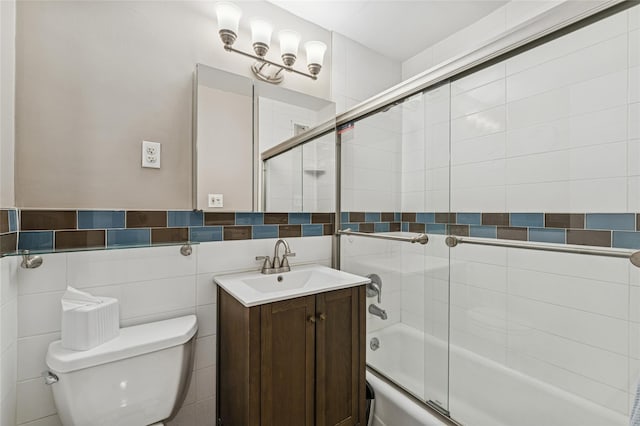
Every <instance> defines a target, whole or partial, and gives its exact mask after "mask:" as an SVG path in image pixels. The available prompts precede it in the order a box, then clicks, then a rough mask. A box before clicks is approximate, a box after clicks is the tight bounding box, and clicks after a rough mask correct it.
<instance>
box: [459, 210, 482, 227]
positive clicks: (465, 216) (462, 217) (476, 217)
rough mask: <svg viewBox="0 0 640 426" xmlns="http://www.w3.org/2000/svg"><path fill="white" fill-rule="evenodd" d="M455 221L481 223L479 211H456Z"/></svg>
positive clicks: (468, 223)
mask: <svg viewBox="0 0 640 426" xmlns="http://www.w3.org/2000/svg"><path fill="white" fill-rule="evenodd" d="M457 223H459V224H461V225H480V224H482V214H481V213H458V214H457Z"/></svg>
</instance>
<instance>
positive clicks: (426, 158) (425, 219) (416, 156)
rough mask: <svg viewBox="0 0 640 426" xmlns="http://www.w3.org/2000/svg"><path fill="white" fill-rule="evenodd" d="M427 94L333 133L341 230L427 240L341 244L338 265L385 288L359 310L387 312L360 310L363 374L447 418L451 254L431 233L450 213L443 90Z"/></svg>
mask: <svg viewBox="0 0 640 426" xmlns="http://www.w3.org/2000/svg"><path fill="white" fill-rule="evenodd" d="M433 92H434V93H427V94H418V95H415V96H413V97H411V98H408V99H406V100H404V101H403V102H400V103H398V104H396V105H394V106H392V107H390V108H387V109H384V110H382V111H380V112H378V113H376V114H374V115H371V116H369V117H367V118H365V119H362V120H359V121H357V122H355V123H354V125H353V127H352V128H351V129H348V130H343V131H342V132H341V135H340V138H341V152H342V170H341V173H342V182H341V194H342V198H341V204H342V212H343V214H342V219H343V220H342V222H343V224H342V228H343V229H344V228H347V227H349V228H351V229H352V230H354V231H360V232H379V233H383V234H384V233H388V234H393V235H401V236H415V235H416V234H417V233H422V232H427V233H428V234H429V238H430V240H431V241H430V242H429V243H428V244H427V245H425V246H423V245H420V244H409V243H407V242H398V241H385V240H377V239H370V238H365V237H358V236H342V237H341V267H342V269H343V270H346V271H349V272H353V273H356V274H360V275H370V274H376V276H377V277H379V278H380V281H381V282H382V285H381V290H382V291H381V301H380V302H378V300H377V295H376V294H373V293H372V294H371V296H372V297H369V298H367V302H366V306H367V308H369V307H370V306H376V307H379V308H382V309H384V311H385V313H386V318H384V316H380V315H379V314H378V315H376V314H375V313H374V314H372V313H371V312H370V311H369V310H368V312H367V342H368V347H367V364H368V366H369V367H370V368H372V369H374V370H375V371H377V372H379V373H381V374H382V375H384V376H385V377H386V378H388V379H389V380H391V381H393V382H394V383H395V384H396V385H398V386H400V387H401V388H403V389H405V390H406V391H408V392H409V393H411V394H413V395H414V396H416V397H417V398H418V399H421V400H423V401H433V402H434V403H436V404H437V405H438V406H440V407H442V408H443V409H445V410H446V409H447V407H448V389H447V388H448V281H447V280H448V252H447V250H446V245H444V241H443V240H444V236H443V235H437V234H438V233H440V234H444V229H445V227H446V225H445V224H436V223H435V214H434V212H435V211H445V212H446V211H448V119H449V103H448V87H446V86H441V87H440V88H438V89H436V90H435V91H433ZM442 155H444V157H442ZM436 160H437V161H436ZM441 163H442V164H441ZM432 233H435V234H433V235H432ZM439 237H441V238H439ZM441 240H442V241H441ZM432 241H434V242H432ZM373 310H374V312H375V311H376V309H375V308H373Z"/></svg>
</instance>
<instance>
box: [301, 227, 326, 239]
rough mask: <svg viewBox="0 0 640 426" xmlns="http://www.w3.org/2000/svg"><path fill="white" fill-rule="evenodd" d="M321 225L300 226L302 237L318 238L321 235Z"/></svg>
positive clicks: (322, 228)
mask: <svg viewBox="0 0 640 426" xmlns="http://www.w3.org/2000/svg"><path fill="white" fill-rule="evenodd" d="M323 232H324V227H323V225H302V236H303V237H319V236H321V235H322V234H323Z"/></svg>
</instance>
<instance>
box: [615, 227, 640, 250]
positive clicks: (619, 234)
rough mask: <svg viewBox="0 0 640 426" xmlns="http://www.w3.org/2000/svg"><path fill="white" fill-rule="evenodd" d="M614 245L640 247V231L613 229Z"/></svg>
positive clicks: (618, 246) (627, 247)
mask: <svg viewBox="0 0 640 426" xmlns="http://www.w3.org/2000/svg"><path fill="white" fill-rule="evenodd" d="M613 247H615V248H626V249H640V232H626V231H613Z"/></svg>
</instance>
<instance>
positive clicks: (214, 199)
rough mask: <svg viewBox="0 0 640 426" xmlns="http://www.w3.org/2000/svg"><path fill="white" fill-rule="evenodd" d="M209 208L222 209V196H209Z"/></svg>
mask: <svg viewBox="0 0 640 426" xmlns="http://www.w3.org/2000/svg"><path fill="white" fill-rule="evenodd" d="M209 207H224V198H223V196H222V194H209Z"/></svg>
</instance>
